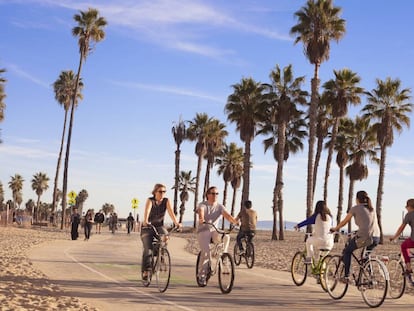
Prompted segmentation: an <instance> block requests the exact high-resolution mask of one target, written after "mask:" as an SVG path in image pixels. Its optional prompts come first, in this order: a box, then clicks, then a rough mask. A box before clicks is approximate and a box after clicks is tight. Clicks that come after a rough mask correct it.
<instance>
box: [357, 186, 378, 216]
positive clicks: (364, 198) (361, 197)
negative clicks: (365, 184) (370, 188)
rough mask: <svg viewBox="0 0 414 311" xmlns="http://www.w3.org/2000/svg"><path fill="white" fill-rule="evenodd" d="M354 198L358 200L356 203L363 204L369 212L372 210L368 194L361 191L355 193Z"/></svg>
mask: <svg viewBox="0 0 414 311" xmlns="http://www.w3.org/2000/svg"><path fill="white" fill-rule="evenodd" d="M356 197H357V199H358V202H359V203H360V204H363V205H364V206H365V207H366V208H367V209H368V210H369V211H370V212H372V211H373V210H374V207H373V206H372V203H371V199H370V198H369V196H368V193H366V192H365V191H363V190H361V191H358V192H357V194H356Z"/></svg>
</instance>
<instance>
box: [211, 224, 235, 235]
mask: <svg viewBox="0 0 414 311" xmlns="http://www.w3.org/2000/svg"><path fill="white" fill-rule="evenodd" d="M203 225H210V226H211V227H213V228H214V230H216V231H217V233H220V234H230V233H231V232H232V231H233V229H235V228H236V226H231V228H230V230H228V231H225V230H221V229H219V228H217V227H216V225H215V224H213V223H211V222H203Z"/></svg>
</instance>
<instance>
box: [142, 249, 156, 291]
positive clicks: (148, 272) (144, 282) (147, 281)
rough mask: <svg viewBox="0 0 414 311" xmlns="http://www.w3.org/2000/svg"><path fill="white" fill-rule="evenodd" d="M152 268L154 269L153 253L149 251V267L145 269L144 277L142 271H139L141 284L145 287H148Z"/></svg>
mask: <svg viewBox="0 0 414 311" xmlns="http://www.w3.org/2000/svg"><path fill="white" fill-rule="evenodd" d="M152 269H154V253H153V252H152V251H151V268H149V269H148V270H147V271H145V272H146V273H147V276H146V277H145V278H144V271H142V272H141V280H142V285H144V286H145V287H148V286H150V284H151V279H152V271H153V270H152Z"/></svg>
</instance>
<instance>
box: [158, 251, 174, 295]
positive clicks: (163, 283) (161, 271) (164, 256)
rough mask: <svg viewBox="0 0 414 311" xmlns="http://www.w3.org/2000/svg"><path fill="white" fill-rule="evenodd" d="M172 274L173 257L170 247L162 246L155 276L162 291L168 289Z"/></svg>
mask: <svg viewBox="0 0 414 311" xmlns="http://www.w3.org/2000/svg"><path fill="white" fill-rule="evenodd" d="M170 276H171V257H170V253H169V251H168V249H166V248H164V247H163V248H160V250H159V253H158V257H157V263H156V266H155V278H156V280H157V287H158V290H159V291H160V293H163V292H165V291H166V290H167V288H168V284H169V283H170Z"/></svg>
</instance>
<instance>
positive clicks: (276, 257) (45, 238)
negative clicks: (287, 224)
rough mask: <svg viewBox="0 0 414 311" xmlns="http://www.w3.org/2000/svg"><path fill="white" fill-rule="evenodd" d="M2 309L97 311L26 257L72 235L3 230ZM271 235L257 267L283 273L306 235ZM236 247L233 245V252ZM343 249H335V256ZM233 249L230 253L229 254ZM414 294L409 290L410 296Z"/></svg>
mask: <svg viewBox="0 0 414 311" xmlns="http://www.w3.org/2000/svg"><path fill="white" fill-rule="evenodd" d="M176 235H177V236H180V237H183V238H185V239H187V241H188V244H187V247H186V249H187V251H188V252H190V253H193V254H195V253H197V252H198V244H197V241H196V236H195V234H193V233H176ZM0 236H1V241H0V258H1V262H2V265H1V270H0V305H1V310H4V311H6V310H98V309H97V308H95V307H94V306H92V305H88V304H87V303H85V302H83V301H81V300H79V299H78V298H77V297H69V296H68V295H67V294H66V293H64V292H63V291H62V290H61V289H60V288H59V287H58V286H57V285H56V284H53V283H52V282H50V280H48V278H47V277H46V276H45V275H44V274H43V273H42V272H40V271H38V270H36V269H35V268H34V267H33V265H32V263H31V262H30V261H29V259H28V257H27V253H28V251H29V250H30V249H31V248H32V247H36V246H39V245H41V244H42V243H48V242H50V241H53V240H69V233H68V232H65V231H60V230H52V229H47V228H45V229H25V228H16V227H7V228H5V227H0ZM270 238H271V232H270V231H260V232H258V234H257V235H256V237H255V247H256V262H255V265H256V266H258V267H263V268H268V269H275V270H280V271H289V270H290V261H291V258H292V257H293V255H294V253H295V252H296V251H297V250H299V249H302V248H303V247H304V243H303V241H304V233H301V232H292V231H286V235H285V240H283V241H271V239H270ZM232 241H234V236H232ZM232 247H233V243H231V248H232ZM341 248H342V245H336V246H335V248H334V249H333V251H332V252H333V253H336V252H339V251H340V249H341ZM231 251H232V249H231V250H230V252H231ZM398 251H399V245H398V244H391V243H389V242H387V241H386V242H385V244H384V245H379V246H378V247H377V248H376V250H375V254H377V255H390V254H397V253H398ZM406 293H408V294H411V295H412V294H413V288H412V287H410V288H409V289H408V290H407V292H406Z"/></svg>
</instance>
